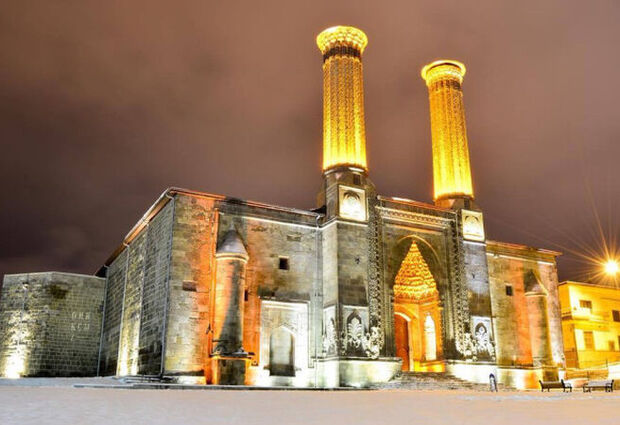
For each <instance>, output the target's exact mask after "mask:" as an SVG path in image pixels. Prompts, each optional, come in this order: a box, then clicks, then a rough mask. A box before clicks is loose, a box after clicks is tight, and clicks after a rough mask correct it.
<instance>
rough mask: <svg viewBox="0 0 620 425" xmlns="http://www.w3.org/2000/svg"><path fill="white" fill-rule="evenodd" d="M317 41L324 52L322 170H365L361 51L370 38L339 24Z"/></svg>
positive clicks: (321, 34) (325, 32)
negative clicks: (348, 168) (344, 168)
mask: <svg viewBox="0 0 620 425" xmlns="http://www.w3.org/2000/svg"><path fill="white" fill-rule="evenodd" d="M316 42H317V45H318V46H319V49H320V50H321V53H323V171H329V170H331V169H332V168H334V167H343V166H347V167H352V168H354V169H361V170H364V171H366V170H367V169H368V168H367V164H366V128H365V124H364V88H363V73H362V52H363V51H364V48H365V47H366V44H367V43H368V39H367V38H366V34H364V33H363V32H362V31H360V30H359V29H357V28H353V27H344V26H338V27H332V28H328V29H326V30H325V31H323V32H322V33H320V34H319V35H318V37H317V39H316Z"/></svg>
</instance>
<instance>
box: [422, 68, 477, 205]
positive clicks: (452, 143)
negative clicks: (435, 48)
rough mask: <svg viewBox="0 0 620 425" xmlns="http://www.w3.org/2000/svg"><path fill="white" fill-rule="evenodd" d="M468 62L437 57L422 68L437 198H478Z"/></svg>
mask: <svg viewBox="0 0 620 425" xmlns="http://www.w3.org/2000/svg"><path fill="white" fill-rule="evenodd" d="M464 75H465V66H464V65H463V64H461V63H459V62H456V61H446V60H442V61H437V62H433V63H431V64H429V65H427V66H425V67H424V69H422V78H424V80H426V85H427V87H428V97H429V102H430V113H431V135H432V139H433V177H434V179H433V180H434V199H435V201H436V202H437V201H441V200H444V199H453V198H470V199H473V198H474V191H473V187H472V178H471V169H470V164H469V150H468V146H467V128H466V125H465V108H464V106H463V91H462V88H461V85H462V83H463V76H464Z"/></svg>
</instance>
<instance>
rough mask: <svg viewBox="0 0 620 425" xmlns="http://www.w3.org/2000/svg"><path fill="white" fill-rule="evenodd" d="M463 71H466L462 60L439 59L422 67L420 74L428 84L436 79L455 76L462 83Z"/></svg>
mask: <svg viewBox="0 0 620 425" xmlns="http://www.w3.org/2000/svg"><path fill="white" fill-rule="evenodd" d="M465 72H467V69H466V68H465V65H464V64H463V63H462V62H459V61H455V60H452V59H440V60H436V61H435V62H431V63H429V64H428V65H426V66H425V67H424V68H422V72H421V75H422V78H423V79H424V81H426V84H427V85H430V84H431V83H432V82H433V81H435V80H437V79H446V78H455V79H457V80H459V82H461V83H462V82H463V77H464V76H465Z"/></svg>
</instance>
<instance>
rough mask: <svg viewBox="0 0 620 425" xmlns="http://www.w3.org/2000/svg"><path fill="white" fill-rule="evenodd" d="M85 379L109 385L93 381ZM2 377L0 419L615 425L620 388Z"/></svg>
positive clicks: (5, 423)
mask: <svg viewBox="0 0 620 425" xmlns="http://www.w3.org/2000/svg"><path fill="white" fill-rule="evenodd" d="M93 381H94V382H87V381H81V382H83V383H102V384H104V383H110V382H108V381H102V380H100V379H99V380H97V379H95V380H93ZM18 382H19V381H13V382H10V381H6V380H0V424H2V425H12V424H37V425H40V424H43V425H47V424H50V425H53V424H62V425H73V424H89V425H90V424H92V425H98V424H102V425H103V424H105V425H112V424H131V425H134V424H135V425H139V424H148V425H158V424H166V425H176V424H192V425H198V424H209V425H212V424H243V425H254V424H273V425H289V424H290V425H293V424H321V425H326V424H336V423H337V424H355V425H363V424H372V425H383V424H399V425H401V424H402V425H405V424H425V425H426V424H450V425H456V424H484V425H492V424H501V425H513V424H514V425H532V424H547V425H553V424H563V425H570V424H579V425H582V424H616V423H620V392H615V393H602V392H596V393H591V394H584V393H582V392H574V393H572V394H570V393H562V392H552V393H545V394H541V393H540V392H533V391H530V392H501V393H499V394H492V393H480V392H466V391H404V390H389V391H387V390H386V391H215V390H206V391H181V390H125V389H93V388H72V387H71V386H69V385H70V384H71V383H72V382H76V380H69V379H67V380H21V382H19V383H18Z"/></svg>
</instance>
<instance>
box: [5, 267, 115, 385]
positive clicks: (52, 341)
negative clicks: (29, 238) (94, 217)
mask: <svg viewBox="0 0 620 425" xmlns="http://www.w3.org/2000/svg"><path fill="white" fill-rule="evenodd" d="M104 290H105V279H102V278H98V277H95V276H86V275H78V274H71V273H57V272H46V273H28V274H13V275H6V276H5V277H4V284H3V286H2V293H1V295H0V376H4V377H11V378H17V377H20V376H95V375H96V374H97V357H98V355H99V341H100V335H101V316H102V309H103V298H104Z"/></svg>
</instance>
